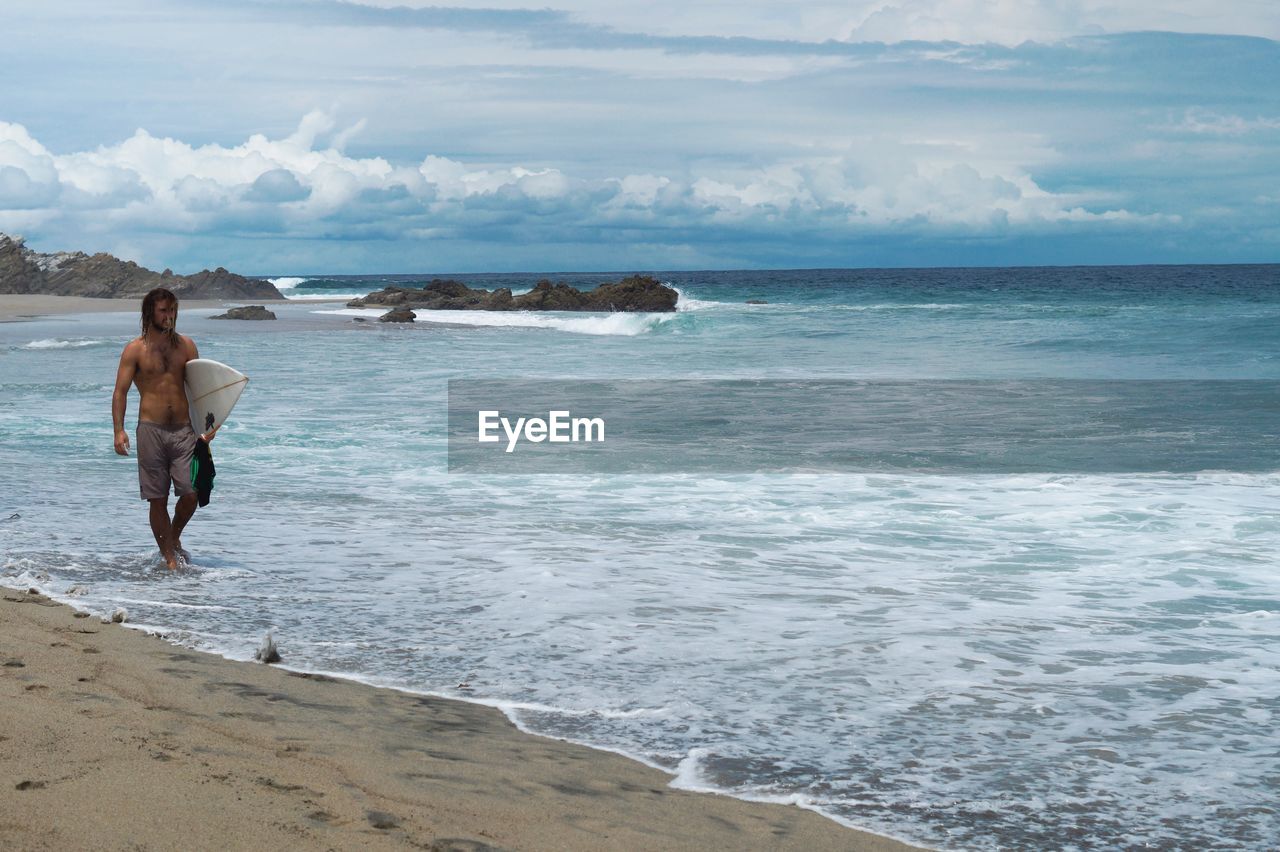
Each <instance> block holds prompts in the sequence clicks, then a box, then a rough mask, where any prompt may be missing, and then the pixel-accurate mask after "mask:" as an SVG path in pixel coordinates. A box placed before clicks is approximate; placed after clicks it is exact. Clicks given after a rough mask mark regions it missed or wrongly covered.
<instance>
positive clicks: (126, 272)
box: [0, 234, 284, 299]
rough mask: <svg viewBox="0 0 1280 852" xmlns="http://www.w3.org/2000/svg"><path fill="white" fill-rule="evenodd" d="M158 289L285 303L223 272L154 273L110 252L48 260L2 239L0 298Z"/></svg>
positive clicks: (114, 295) (120, 295)
mask: <svg viewBox="0 0 1280 852" xmlns="http://www.w3.org/2000/svg"><path fill="white" fill-rule="evenodd" d="M155 287H167V288H168V289H170V290H172V291H173V293H174V295H176V296H177V297H178V298H179V299H283V298H284V296H282V295H281V294H280V291H279V290H277V289H276V288H275V285H273V284H272V283H271V282H270V281H264V280H262V279H259V278H246V277H244V276H243V275H236V274H235V273H234V272H228V271H227V270H225V269H223V268H222V267H221V266H219V267H218V268H217V269H214V270H212V271H210V270H208V269H206V270H204V271H202V272H197V273H196V274H195V275H174V274H173V272H172V271H170V270H168V269H166V270H165V271H164V272H153V271H152V270H150V269H147V268H145V267H142V266H139V265H138V264H136V263H134V262H133V261H131V260H121V259H120V258H118V257H113V256H112V255H109V254H106V253H105V252H103V253H99V254H94V255H89V254H85V253H84V252H82V251H77V252H57V253H53V254H42V253H40V252H37V251H32V250H31V249H29V248H27V247H26V245H25V244H24V243H23V240H22V238H21V237H10V236H7V235H5V234H0V293H35V294H40V295H45V296H90V297H93V298H99V299H138V298H141V297H142V296H144V295H146V293H147V291H148V290H151V289H152V288H155Z"/></svg>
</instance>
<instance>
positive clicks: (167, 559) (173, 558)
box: [161, 553, 178, 571]
mask: <svg viewBox="0 0 1280 852" xmlns="http://www.w3.org/2000/svg"><path fill="white" fill-rule="evenodd" d="M161 555H162V556H164V564H165V567H167V568H168V569H169V570H170V571H177V570H178V557H177V555H176V554H173V553H164V554H161Z"/></svg>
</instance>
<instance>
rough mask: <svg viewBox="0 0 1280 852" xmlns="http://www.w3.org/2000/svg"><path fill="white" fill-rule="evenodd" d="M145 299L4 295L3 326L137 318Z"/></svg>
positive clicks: (0, 304)
mask: <svg viewBox="0 0 1280 852" xmlns="http://www.w3.org/2000/svg"><path fill="white" fill-rule="evenodd" d="M288 301H289V300H288V299H283V300H282V299H247V300H245V299H242V300H235V299H183V300H182V301H181V303H180V304H181V307H183V308H220V307H223V306H224V305H225V306H228V307H230V306H232V305H247V304H254V305H266V306H268V307H270V306H271V305H283V304H288ZM141 307H142V300H141V299H90V298H87V297H85V296H44V295H34V294H26V293H23V294H14V293H0V322H20V321H22V320H29V319H35V318H36V317H44V316H57V315H61V314H104V313H114V312H123V313H131V314H136V313H138V311H139V310H140V309H141Z"/></svg>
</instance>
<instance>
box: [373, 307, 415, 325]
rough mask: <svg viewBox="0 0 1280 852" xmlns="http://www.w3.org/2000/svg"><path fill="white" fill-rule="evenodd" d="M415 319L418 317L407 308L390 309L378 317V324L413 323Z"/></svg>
mask: <svg viewBox="0 0 1280 852" xmlns="http://www.w3.org/2000/svg"><path fill="white" fill-rule="evenodd" d="M417 318H418V315H417V314H415V313H414V312H413V311H411V310H409V309H408V308H392V309H391V310H389V311H387V312H386V313H385V314H383V315H382V316H380V317H378V322H413V321H414V320H415V319H417Z"/></svg>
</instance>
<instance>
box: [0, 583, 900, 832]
mask: <svg viewBox="0 0 1280 852" xmlns="http://www.w3.org/2000/svg"><path fill="white" fill-rule="evenodd" d="M0 592H2V594H0V649H3V650H0V727H2V728H3V730H4V731H5V735H0V767H3V770H4V774H5V776H6V778H5V779H4V780H5V783H6V784H7V785H8V786H7V787H6V788H5V790H6V792H5V795H3V796H0V826H3V827H4V832H5V834H6V836H8V838H9V840H10V844H11V848H19V849H27V848H45V847H48V846H53V847H55V848H83V847H88V846H106V847H110V848H115V847H119V846H123V845H135V844H137V845H141V846H160V847H162V848H163V847H169V848H177V847H184V848H193V849H194V848H211V849H212V848H249V847H259V848H261V847H263V846H266V845H272V846H277V847H282V848H317V847H325V848H329V847H336V848H353V847H355V846H356V845H360V846H361V847H365V846H369V845H373V846H376V847H378V848H384V847H385V848H403V847H407V846H421V847H423V848H426V847H431V848H441V849H459V850H461V849H490V848H496V849H547V850H595V849H619V850H622V849H627V850H634V849H716V848H722V849H728V848H733V849H797V850H800V849H844V850H866V852H902V850H910V849H916V848H918V847H913V846H910V845H907V844H905V843H903V842H900V841H897V840H894V839H892V838H888V837H883V836H881V835H877V834H872V833H869V832H865V831H861V830H858V829H853V828H848V827H846V826H844V825H842V824H840V823H838V822H836V821H835V820H832V819H829V818H827V817H826V816H823V815H821V814H819V813H817V812H815V811H811V810H808V809H804V808H801V807H799V806H795V805H783V804H770V803H762V802H752V801H746V800H742V799H737V798H733V797H731V796H728V795H721V794H715V793H702V792H689V791H683V790H676V789H673V788H671V787H670V786H669V785H670V782H671V779H672V776H671V775H670V774H669V773H667V772H664V771H662V770H659V769H655V768H652V767H650V766H647V765H645V764H643V763H641V762H639V761H636V760H633V759H631V758H628V757H625V756H622V755H620V754H618V753H616V752H612V751H607V750H601V749H593V748H589V747H587V746H581V745H577V744H574V743H571V742H567V741H564V740H559V739H551V738H548V737H542V736H539V735H536V734H530V733H525V732H523V731H521V730H519V729H518V728H517V727H516V726H515V725H514V724H513V723H512V722H511V721H510V720H509V719H508V718H507V717H506V715H505V714H503V713H502V712H501V711H500V710H498V709H496V708H494V707H491V706H487V705H484V704H479V703H471V702H467V701H462V700H457V699H450V698H438V697H433V696H424V695H420V694H414V693H410V692H402V691H399V690H394V689H389V688H383V687H375V686H369V685H366V684H362V683H359V682H356V681H352V680H345V679H340V678H335V677H330V676H327V675H317V674H309V673H305V672H294V671H289V670H286V669H280V668H276V667H273V666H267V665H262V664H260V663H249V662H239V661H234V660H229V659H226V658H223V657H219V656H216V655H214V654H209V653H205V652H202V651H194V650H190V649H187V648H184V647H181V646H178V645H173V644H170V643H168V642H167V641H163V637H160V636H158V635H156V634H148V633H143V632H141V631H139V630H135V629H128V628H123V627H121V626H120V625H117V624H103V623H101V622H100V620H99V619H98V618H95V617H92V616H89V615H87V614H86V613H81V612H76V611H75V610H74V609H73V608H72V607H71V606H69V605H67V604H63V603H59V602H57V601H55V600H54V599H52V598H49V597H46V596H43V595H39V594H32V593H30V592H22V591H17V590H14V589H11V588H9V587H5V586H0ZM157 640H160V641H157ZM206 837H207V838H208V840H207V841H206V840H204V838H206ZM202 843H204V844H206V845H201V844H202ZM433 844H434V846H433ZM481 844H483V845H481Z"/></svg>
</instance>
